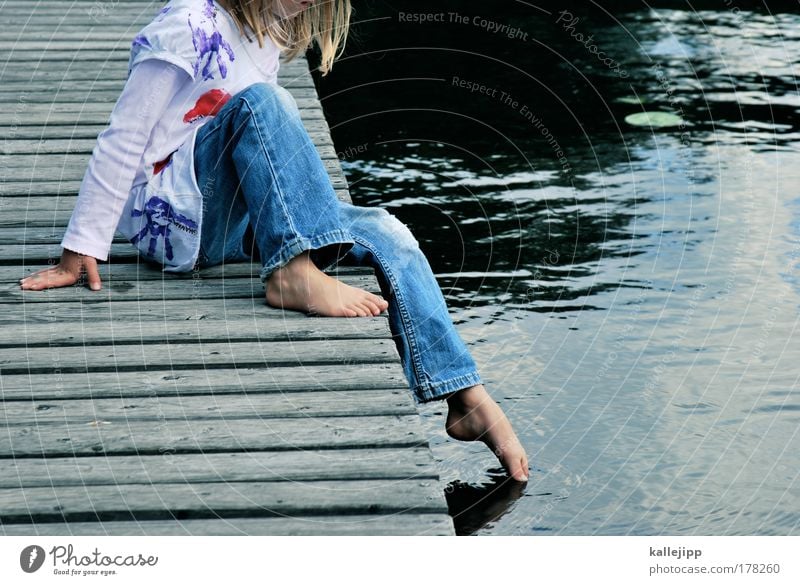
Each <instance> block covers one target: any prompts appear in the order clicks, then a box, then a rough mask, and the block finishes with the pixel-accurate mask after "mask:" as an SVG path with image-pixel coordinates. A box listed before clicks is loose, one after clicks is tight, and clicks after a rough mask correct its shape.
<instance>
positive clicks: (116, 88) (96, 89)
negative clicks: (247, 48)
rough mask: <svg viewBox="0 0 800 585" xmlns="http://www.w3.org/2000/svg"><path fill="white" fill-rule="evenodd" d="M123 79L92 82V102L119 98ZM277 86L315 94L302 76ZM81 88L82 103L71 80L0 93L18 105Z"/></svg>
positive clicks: (23, 84) (6, 87) (24, 84)
mask: <svg viewBox="0 0 800 585" xmlns="http://www.w3.org/2000/svg"><path fill="white" fill-rule="evenodd" d="M125 81H126V80H125V79H124V78H122V79H98V80H96V81H94V82H92V93H91V96H92V101H94V96H95V94H96V93H97V94H99V95H100V96H103V95H105V94H106V93H110V92H114V93H115V95H116V96H119V94H120V92H121V91H122V88H123V87H124V86H125ZM278 84H279V85H281V86H283V87H285V88H286V89H289V90H291V91H292V94H294V92H295V90H298V91H300V92H301V93H300V95H301V96H302V95H305V93H306V92H308V93H309V94H312V93H313V94H315V93H316V92H314V91H313V89H314V80H313V79H312V78H311V76H307V77H306V76H302V75H294V74H291V75H286V74H279V75H278ZM81 88H83V91H84V94H83V95H84V101H88V100H86V93H85V91H86V84H85V83H83V82H80V81H73V80H71V79H63V80H62V81H60V82H59V83H56V84H53V83H44V82H41V81H39V82H35V81H15V82H12V81H9V82H7V83H4V84H3V85H2V86H1V87H0V93H2V94H3V95H4V96H8V97H7V98H6V99H8V101H14V102H18V103H19V104H25V103H27V102H28V101H31V102H32V101H33V100H39V99H44V100H45V101H46V100H48V99H51V96H56V95H58V94H59V93H61V92H73V93H75V94H76V95H80V92H81Z"/></svg>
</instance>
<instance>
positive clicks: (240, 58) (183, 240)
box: [20, 0, 528, 481]
mask: <svg viewBox="0 0 800 585" xmlns="http://www.w3.org/2000/svg"><path fill="white" fill-rule="evenodd" d="M319 1H320V4H318V5H315V4H312V2H310V1H307V0H260V1H256V0H240V1H234V0H225V1H223V0H219V1H214V0H171V1H170V2H167V5H166V6H165V7H164V8H163V10H161V12H159V14H158V15H157V16H156V17H155V18H154V19H153V21H152V22H151V23H150V24H148V25H147V26H146V27H144V28H143V29H142V30H141V31H140V33H139V34H138V35H137V36H136V37H135V39H134V40H133V43H132V49H131V57H130V61H129V67H128V79H127V81H126V84H125V87H124V89H123V91H122V94H121V95H120V97H119V99H118V101H117V103H116V104H115V106H114V109H113V112H112V114H111V119H110V122H109V126H108V127H107V128H106V129H105V130H104V131H103V132H101V133H100V135H99V136H98V139H97V145H96V147H95V149H94V151H93V153H92V157H91V159H90V161H89V165H88V168H87V171H86V174H85V176H84V179H83V183H82V185H81V190H80V193H79V195H78V200H77V203H76V205H75V209H74V211H73V213H72V217H71V219H70V222H69V225H68V227H67V230H66V233H65V235H64V238H63V240H62V242H61V246H62V247H63V253H62V256H61V261H60V263H59V264H58V265H56V266H53V267H52V268H48V269H45V270H41V271H39V272H37V273H35V274H32V275H30V276H28V277H26V278H23V279H22V280H21V281H20V284H21V287H22V288H23V289H26V290H42V289H46V288H51V287H59V286H69V285H72V284H74V283H75V282H77V281H78V280H79V279H80V278H81V276H82V274H83V273H84V272H85V273H86V276H87V279H88V282H89V286H90V288H91V289H92V290H99V289H100V287H101V282H100V276H99V274H98V270H97V260H107V258H108V252H109V250H110V247H111V241H112V239H113V237H114V233H115V231H117V230H118V231H119V232H120V233H122V234H123V235H124V236H125V237H127V238H128V239H129V240H130V242H131V243H132V244H133V245H134V246H136V247H137V249H138V250H139V251H140V253H141V254H142V255H143V256H145V257H147V258H149V259H152V260H154V261H157V262H159V263H161V264H162V265H163V266H164V270H166V271H188V270H193V269H195V268H204V267H208V266H214V265H217V264H221V263H224V262H242V261H253V260H255V259H258V260H259V261H260V263H261V265H262V266H263V267H262V269H261V272H260V278H261V280H262V282H264V284H265V289H266V302H267V303H268V304H270V305H272V306H274V307H280V308H284V309H293V310H299V311H304V312H308V313H313V314H317V315H322V316H330V317H359V316H361V317H364V316H375V315H379V314H380V313H382V312H383V311H387V310H388V315H389V323H390V326H391V329H392V333H393V335H394V338H395V340H396V342H397V344H398V349H399V351H400V355H401V357H402V361H403V368H404V372H405V374H406V377H407V378H408V381H409V384H410V386H411V389H412V391H413V392H414V396H415V398H416V400H417V401H418V402H427V401H431V400H441V399H446V400H447V403H448V416H447V422H446V428H447V432H448V433H449V434H450V436H452V437H454V438H456V439H460V440H464V441H475V440H481V441H483V442H485V443H486V444H487V445H488V446H489V448H491V449H492V450H493V451H494V453H495V455H496V456H497V457H498V459H499V460H500V462H501V463H502V464H503V466H504V467H505V468H506V470H507V471H508V473H509V474H510V475H511V477H513V478H514V479H516V480H519V481H525V480H527V476H528V462H527V458H526V455H525V451H524V449H523V447H522V445H521V444H520V443H519V441H518V440H517V437H516V435H515V434H514V431H513V430H512V428H511V425H510V423H509V421H508V419H507V418H506V416H505V415H504V414H503V412H502V410H501V409H500V407H499V406H498V405H497V404H496V403H495V402H494V401H493V400H492V399H491V398H490V396H489V395H488V393H487V392H486V390H485V388H484V387H483V385H482V384H481V379H480V377H479V375H478V372H477V368H476V365H475V362H474V361H473V359H472V357H471V356H470V355H469V352H468V350H467V348H466V346H465V345H464V343H463V342H462V340H461V339H460V337H459V336H458V334H457V332H456V331H455V328H454V327H453V324H452V321H451V319H450V316H449V314H448V312H447V307H446V305H445V301H444V298H443V297H442V294H441V291H440V289H439V286H438V283H437V282H436V279H435V278H434V276H433V273H432V271H431V269H430V266H429V264H428V262H427V260H426V259H425V256H424V255H423V253H422V252H421V250H420V248H419V245H418V244H417V241H416V240H415V239H414V237H413V236H412V234H411V233H410V232H409V230H408V229H407V228H406V227H405V225H403V224H402V223H400V222H399V221H398V220H397V219H395V218H394V217H393V216H391V215H390V214H389V213H388V212H386V211H385V210H383V209H380V208H364V207H357V206H354V205H351V204H348V203H343V202H340V201H339V200H338V199H337V198H336V195H335V192H334V190H333V187H332V185H331V182H330V179H329V177H328V173H327V171H326V170H325V167H324V165H323V163H322V160H321V159H320V157H319V154H318V152H317V150H316V148H315V146H314V144H313V143H312V142H311V139H310V137H309V136H308V133H307V131H306V129H305V127H304V125H303V123H302V121H301V119H300V112H299V110H298V109H297V105H296V103H295V101H294V99H293V98H292V96H291V94H289V92H288V91H287V90H285V89H284V88H282V87H280V86H279V85H277V73H278V67H279V61H278V59H279V56H280V53H281V52H282V51H283V52H284V53H285V54H286V57H287V59H291V58H293V57H294V56H296V55H297V54H300V53H302V52H304V51H305V50H306V49H307V48H308V47H309V46H310V44H311V43H312V41H313V42H316V43H317V45H318V46H319V48H320V50H321V66H320V70H321V72H322V74H323V75H325V74H327V73H328V71H329V70H330V69H331V67H332V64H333V60H334V58H335V57H336V56H337V51H338V50H339V49H340V47H343V46H344V42H345V40H346V37H347V27H348V25H349V19H350V2H349V0H319ZM256 41H257V42H256ZM334 263H338V264H339V265H357V266H370V267H373V268H374V269H375V271H376V274H377V276H378V280H379V282H380V286H381V291H382V293H383V296H384V298H381V297H379V296H377V295H373V294H370V293H368V292H366V291H363V290H360V289H358V288H354V287H351V286H348V285H345V284H344V283H342V282H340V281H338V280H337V279H335V278H333V277H331V276H329V275H327V274H325V273H324V272H322V269H324V268H326V267H328V266H331V265H333V264H334ZM384 299H386V300H384ZM387 301H388V302H387Z"/></svg>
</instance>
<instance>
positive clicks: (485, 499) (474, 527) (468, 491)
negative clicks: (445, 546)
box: [444, 470, 525, 536]
mask: <svg viewBox="0 0 800 585" xmlns="http://www.w3.org/2000/svg"><path fill="white" fill-rule="evenodd" d="M498 471H499V470H498ZM524 491H525V484H523V483H520V482H518V481H514V480H513V479H511V478H509V477H508V476H506V475H505V474H502V475H499V474H498V475H497V476H493V477H492V478H491V483H485V484H482V485H472V484H468V483H463V482H461V481H454V482H452V483H450V484H448V486H447V487H446V488H445V492H444V495H445V498H446V499H447V508H448V512H449V513H450V516H452V517H453V524H454V525H455V528H456V534H457V535H459V536H464V535H468V534H472V533H474V532H477V531H478V530H480V529H481V528H483V527H484V526H486V525H487V524H489V523H490V522H495V521H497V520H499V519H500V518H502V517H503V516H504V515H505V514H506V512H508V511H509V510H511V506H512V505H513V504H514V502H516V501H517V500H518V499H519V498H521V497H522V494H523V492H524Z"/></svg>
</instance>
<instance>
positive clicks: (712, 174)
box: [320, 1, 800, 535]
mask: <svg viewBox="0 0 800 585" xmlns="http://www.w3.org/2000/svg"><path fill="white" fill-rule="evenodd" d="M607 4H609V3H607ZM706 4H708V5H709V6H710V8H704V9H700V8H699V7H704V6H706V5H705V4H702V3H701V4H700V5H698V4H693V5H694V7H695V9H689V8H687V7H686V5H684V4H679V3H671V4H660V5H656V6H658V7H657V8H654V9H651V8H647V7H645V5H644V4H643V3H624V2H620V3H613V6H614V10H613V12H606V11H605V10H603V9H602V8H598V7H596V6H594V7H592V8H591V9H590V8H587V7H583V6H582V5H580V4H577V3H566V4H560V5H559V6H560V7H559V8H558V10H559V11H560V10H562V8H561V6H563V7H564V8H563V9H566V10H568V11H569V13H570V14H567V13H564V14H561V15H560V14H559V12H558V11H556V10H554V9H551V8H548V6H550V3H540V5H538V6H537V5H532V4H530V3H522V2H519V3H517V2H499V3H492V4H489V3H486V2H481V3H477V2H463V1H462V2H445V3H439V4H436V5H433V4H431V3H425V4H420V5H419V7H415V8H409V7H408V3H402V7H401V5H400V3H398V4H394V3H388V2H381V3H378V2H373V3H365V2H361V3H356V9H357V14H356V15H355V17H354V21H355V22H354V25H353V28H352V31H353V35H354V36H351V39H350V41H349V43H348V52H347V54H346V57H345V59H343V60H342V61H341V62H340V63H339V64H337V65H336V67H335V68H334V71H333V73H332V74H331V76H329V77H328V78H325V79H322V80H321V81H320V89H321V91H322V92H323V95H324V96H325V98H324V102H323V103H324V104H325V109H326V113H327V115H328V116H329V120H330V122H331V125H332V127H333V131H334V139H335V142H336V145H337V149H338V150H339V151H340V153H341V157H342V158H343V159H344V165H345V170H346V172H347V174H348V178H349V180H350V182H351V184H352V192H353V197H354V199H355V201H356V203H358V204H362V205H377V206H382V207H386V208H387V209H389V210H390V211H391V212H392V213H394V214H396V215H397V216H398V217H399V218H400V219H402V220H403V221H404V222H406V223H407V224H408V225H409V226H410V227H411V228H412V230H413V231H414V233H415V234H416V235H417V237H418V239H419V240H420V242H421V245H422V247H423V249H424V250H425V252H426V253H427V254H428V256H429V259H430V261H431V264H432V266H433V268H434V271H435V272H436V274H437V276H438V279H439V282H440V284H441V286H442V288H443V290H444V292H445V295H446V297H447V300H448V303H449V304H450V306H451V307H452V315H453V318H454V319H455V320H456V322H457V327H458V329H459V332H460V333H461V335H462V336H463V337H464V339H465V340H467V341H468V342H469V344H470V347H471V349H472V351H473V354H474V356H475V358H476V360H477V361H478V363H479V366H480V367H481V371H482V373H483V375H484V377H485V380H486V382H487V388H488V389H489V391H490V392H491V393H492V395H493V397H494V398H495V399H496V400H497V401H498V402H499V403H500V404H501V405H502V406H503V408H504V409H505V410H506V412H507V413H508V416H509V418H510V419H511V421H512V423H513V424H514V426H515V428H516V429H517V431H518V432H519V434H520V438H521V439H522V441H523V443H524V444H525V445H526V447H527V449H528V453H529V455H530V459H531V464H532V473H531V480H530V482H529V483H528V484H527V486H524V487H521V486H513V485H509V484H508V482H505V481H504V476H503V475H502V474H500V473H499V471H498V470H497V469H496V467H497V465H496V462H495V461H494V459H493V457H492V455H491V454H490V453H489V452H488V450H486V449H485V448H484V447H483V446H482V445H465V444H463V443H456V442H453V441H450V440H448V439H447V437H446V435H445V434H444V432H443V420H444V419H443V412H444V411H443V409H442V407H441V405H433V406H426V407H424V408H423V418H424V421H425V424H426V426H427V429H428V431H429V434H430V436H431V438H432V441H433V444H434V454H435V456H436V457H437V459H438V460H439V463H440V466H441V469H442V471H443V475H444V478H445V479H446V480H447V481H448V482H450V487H449V489H448V491H449V494H448V495H449V500H450V503H451V506H452V508H453V513H454V515H455V518H456V523H457V525H458V527H459V530H461V531H462V532H465V533H470V532H475V533H477V534H589V535H591V534H678V535H683V534H710V535H727V534H784V535H785V534H798V533H800V481H799V480H798V473H800V457H799V456H798V453H800V434H799V433H800V431H799V430H798V429H800V391H799V390H798V384H799V383H800V379H799V378H800V334H798V331H797V327H798V303H799V302H800V278H799V277H798V267H799V266H800V153H799V148H798V147H799V146H800V142H799V141H800V133H798V127H799V126H800V97H799V95H798V87H797V78H796V75H797V72H798V71H797V69H798V64H800V57H798V55H800V15H798V13H797V12H798V5H797V3H794V4H793V5H792V4H788V5H787V6H788V8H787V6H783V5H780V4H776V3H769V5H768V6H765V5H763V4H759V3H742V2H739V3H734V2H717V3H716V4H709V3H706ZM415 6H416V5H415ZM698 6H699V7H698ZM714 6H716V8H714ZM792 6H794V8H793V10H794V13H792V12H791V10H792ZM401 11H403V12H405V13H417V14H419V13H422V12H439V13H442V14H443V16H442V17H441V18H442V19H443V20H444V21H443V22H436V21H434V22H430V23H426V24H420V23H417V22H401V20H402V19H401V17H400V15H399V12H401ZM449 13H457V15H458V16H457V17H453V16H451V15H450V14H449ZM476 17H477V19H476ZM405 18H406V17H403V19H405ZM559 18H561V22H558V20H559ZM575 18H577V20H575ZM484 22H486V24H484ZM489 22H494V23H495V24H494V25H490V24H488V23H489ZM502 25H507V27H506V29H504V30H501V31H497V30H496V29H497V28H498V27H500V26H502ZM492 26H494V29H492V28H491V27H492ZM514 28H516V29H517V31H516V32H514V31H513V29H514ZM512 33H513V34H512ZM592 34H593V35H594V36H593V39H591V40H587V37H588V36H589V35H592ZM581 35H582V36H581ZM600 52H602V55H603V58H604V59H605V62H603V61H601V57H600V55H598V54H595V53H600ZM454 77H456V78H458V79H457V80H454ZM462 82H463V83H462ZM467 83H472V84H477V86H478V87H480V85H484V86H486V89H484V90H483V91H482V92H481V91H477V92H471V91H470V90H469V89H468V88H469V87H471V86H468V85H466V84H467ZM472 87H474V86H472ZM492 90H496V91H492ZM637 100H638V102H640V103H637ZM643 110H647V111H671V112H673V113H675V114H677V115H679V116H680V117H681V118H682V120H683V121H684V125H683V126H682V127H681V126H678V127H672V128H664V129H660V130H652V129H650V128H642V127H634V126H632V125H630V124H628V123H627V122H625V117H626V116H627V115H629V114H632V113H636V112H641V111H643Z"/></svg>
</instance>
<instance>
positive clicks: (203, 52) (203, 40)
mask: <svg viewBox="0 0 800 585" xmlns="http://www.w3.org/2000/svg"><path fill="white" fill-rule="evenodd" d="M216 12H217V11H216V9H215V8H214V3H213V1H212V0H206V4H205V8H204V9H203V15H204V16H205V17H206V18H205V19H201V24H200V25H198V26H193V25H192V18H191V16H190V17H189V19H188V23H189V29H190V30H191V31H192V44H193V45H194V50H195V52H196V53H197V61H195V63H194V74H195V76H196V75H197V72H198V70H200V66H201V65H203V70H202V74H203V79H204V80H206V79H213V78H214V72H213V71H211V65H212V63H213V61H214V60H216V62H217V69H219V74H220V76H221V77H222V78H223V79H224V78H225V77H226V76H227V75H228V66H227V64H226V55H227V59H229V60H230V61H234V60H235V56H234V54H233V49H232V48H231V46H230V44H229V43H228V42H227V41H226V40H225V39H223V38H222V34H220V32H219V30H218V29H217V23H216ZM209 22H210V24H211V31H210V34H209V31H208V27H207V26H206V27H203V24H205V23H209Z"/></svg>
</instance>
